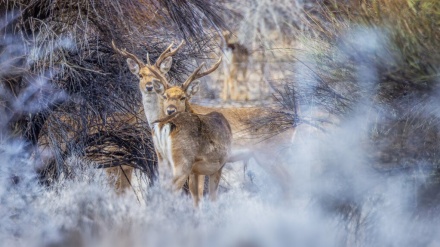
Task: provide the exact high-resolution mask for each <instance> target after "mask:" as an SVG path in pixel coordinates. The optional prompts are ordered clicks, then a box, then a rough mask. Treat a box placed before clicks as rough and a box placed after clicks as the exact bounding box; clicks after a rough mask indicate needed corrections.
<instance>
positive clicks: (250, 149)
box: [112, 42, 295, 194]
mask: <svg viewBox="0 0 440 247" xmlns="http://www.w3.org/2000/svg"><path fill="white" fill-rule="evenodd" d="M182 44H183V42H182V43H181V44H180V45H179V46H178V47H177V48H176V49H174V50H171V47H172V45H170V46H169V47H168V48H167V50H166V51H168V52H172V54H175V52H176V51H177V50H178V49H179V48H180V47H181V45H182ZM112 45H113V49H115V50H116V51H117V52H118V53H119V54H121V55H123V56H125V57H128V58H131V61H130V60H129V59H127V64H128V66H129V68H130V71H131V72H132V73H133V74H135V75H136V76H138V77H139V78H140V81H139V88H140V90H141V93H142V97H143V99H144V100H143V104H144V111H145V114H146V116H147V119H148V118H149V116H158V117H157V118H156V119H154V118H153V117H151V118H150V119H148V122H149V123H150V126H151V123H152V122H154V121H155V120H157V119H158V118H160V117H163V116H166V115H167V114H168V113H169V114H172V113H173V112H174V110H173V109H175V111H176V112H179V111H188V112H195V113H198V114H207V113H210V112H214V111H218V112H220V113H222V114H223V115H224V117H225V118H226V119H227V120H228V122H229V124H230V126H231V129H232V134H233V139H232V150H231V155H230V157H229V158H228V162H236V161H240V160H244V161H245V166H246V163H247V161H248V160H249V159H250V158H252V157H253V158H254V159H255V160H256V161H257V163H259V164H261V165H262V164H271V163H273V162H272V161H273V156H274V154H275V153H276V152H279V147H285V146H288V145H289V144H290V142H291V139H292V137H293V134H294V131H295V129H294V128H291V129H288V130H287V131H286V132H285V130H284V129H280V128H277V125H274V126H273V128H270V129H268V128H267V126H261V127H260V126H256V125H255V121H257V120H258V119H259V118H264V117H270V116H271V115H273V114H274V113H273V111H271V110H270V109H267V108H261V107H238V108H214V107H205V106H200V105H196V104H190V103H189V99H190V98H191V96H193V95H194V94H195V93H196V92H197V91H198V89H199V81H198V80H196V79H198V78H201V77H202V76H205V75H207V74H209V73H211V72H213V71H214V70H215V69H217V68H218V66H219V65H220V62H221V60H219V62H217V63H216V64H215V65H214V66H213V67H212V68H211V69H210V70H208V71H206V72H204V73H202V74H200V73H198V72H199V71H200V69H201V68H202V66H200V67H199V68H198V69H197V70H196V71H195V73H196V74H194V75H192V76H193V77H195V78H194V80H192V81H191V82H189V83H187V85H185V83H184V85H182V86H173V85H171V84H170V83H169V82H168V80H167V78H166V77H165V76H163V74H162V76H158V75H161V74H159V73H160V69H157V68H161V67H163V68H167V69H168V70H169V68H170V67H171V56H170V57H169V58H166V59H163V60H160V59H158V61H159V62H161V63H163V61H167V59H169V60H170V61H169V62H166V63H165V65H166V66H165V65H161V63H158V61H156V63H155V64H154V66H151V65H148V64H147V65H145V64H144V63H143V62H142V61H141V60H140V59H138V58H137V57H136V56H135V55H133V54H131V53H128V52H127V51H125V50H122V51H121V50H120V49H118V48H117V47H116V46H115V45H114V43H112ZM172 54H171V55H172ZM161 56H162V55H161ZM152 67H155V68H156V69H153V70H151V68H152ZM143 71H145V72H143ZM141 73H143V74H142V76H141V75H140V74H141ZM146 75H150V76H148V77H145V76H146ZM141 78H142V79H141ZM188 79H189V78H188ZM149 82H150V83H149ZM145 85H148V86H149V88H148V90H144V88H145ZM151 85H153V87H154V90H153V91H155V92H156V93H157V94H159V95H160V96H159V97H158V95H157V94H156V93H154V92H152V91H151ZM165 92H167V93H168V96H171V97H167V95H165V94H166V93H165ZM165 97H166V98H165ZM145 99H150V100H145ZM170 99H171V100H174V101H170ZM176 99H179V100H176ZM165 101H167V102H168V103H166V104H167V106H165V103H164V102H165ZM151 102H153V103H151ZM171 102H173V104H172V105H173V106H172V107H170V108H168V106H170V105H171ZM154 106H156V107H154ZM277 170H279V168H275V171H276V173H278V174H284V172H283V171H278V172H277ZM159 174H162V173H161V172H159ZM161 176H162V175H161ZM203 179H204V178H203V176H200V181H199V182H198V184H199V186H200V188H199V190H198V191H199V193H200V194H202V192H203V182H202V181H203Z"/></svg>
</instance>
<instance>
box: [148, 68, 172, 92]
mask: <svg viewBox="0 0 440 247" xmlns="http://www.w3.org/2000/svg"><path fill="white" fill-rule="evenodd" d="M150 71H151V73H153V74H154V75H155V76H156V77H157V78H158V79H159V81H160V82H161V83H162V85H163V86H164V87H165V90H166V89H168V88H169V87H171V85H170V83H169V82H168V80H167V78H166V77H165V76H163V75H162V74H160V73H159V72H158V71H156V70H155V69H151V70H150Z"/></svg>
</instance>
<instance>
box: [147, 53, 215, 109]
mask: <svg viewBox="0 0 440 247" xmlns="http://www.w3.org/2000/svg"><path fill="white" fill-rule="evenodd" d="M221 61H222V58H220V59H219V60H218V61H217V63H215V64H214V65H213V66H212V67H211V68H210V69H208V70H206V71H205V72H200V70H201V69H202V68H203V66H204V65H205V63H202V64H201V65H200V66H199V67H198V68H197V69H196V70H195V71H194V72H193V73H192V74H191V75H190V76H189V77H188V78H187V79H186V81H185V82H184V83H183V84H182V85H180V86H171V85H170V84H169V83H168V81H167V80H166V79H165V80H155V81H153V87H154V91H155V92H156V93H157V94H158V95H160V96H161V97H162V98H163V100H164V110H165V114H166V115H171V114H173V113H175V112H183V111H189V112H191V108H190V106H189V101H188V100H189V99H190V98H191V97H192V96H193V95H194V94H196V93H197V91H199V80H197V79H199V78H201V77H203V76H206V75H208V74H210V73H212V72H213V71H215V70H216V69H217V68H218V66H219V65H220V63H221Z"/></svg>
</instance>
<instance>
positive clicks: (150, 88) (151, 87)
mask: <svg viewBox="0 0 440 247" xmlns="http://www.w3.org/2000/svg"><path fill="white" fill-rule="evenodd" d="M145 90H147V92H151V91H153V84H152V83H151V84H146V85H145Z"/></svg>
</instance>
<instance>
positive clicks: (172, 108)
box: [167, 105, 177, 116]
mask: <svg viewBox="0 0 440 247" xmlns="http://www.w3.org/2000/svg"><path fill="white" fill-rule="evenodd" d="M176 111H177V107H176V106H175V105H169V106H168V107H167V115H168V116H169V115H171V114H173V113H175V112H176Z"/></svg>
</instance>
